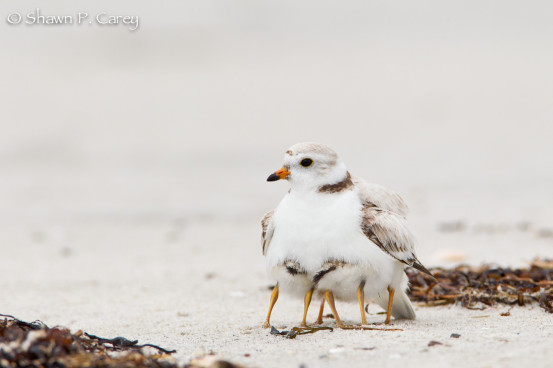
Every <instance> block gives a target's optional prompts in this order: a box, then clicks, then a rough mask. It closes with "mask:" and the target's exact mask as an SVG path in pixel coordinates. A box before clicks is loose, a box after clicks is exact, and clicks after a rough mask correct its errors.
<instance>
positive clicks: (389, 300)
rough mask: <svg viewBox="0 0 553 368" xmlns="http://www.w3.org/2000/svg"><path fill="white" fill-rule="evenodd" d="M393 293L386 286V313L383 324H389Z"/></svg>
mask: <svg viewBox="0 0 553 368" xmlns="http://www.w3.org/2000/svg"><path fill="white" fill-rule="evenodd" d="M394 293H395V290H394V289H391V288H390V287H389V286H388V311H387V312H386V321H384V323H385V324H387V325H389V324H390V317H391V316H392V305H393V304H394Z"/></svg>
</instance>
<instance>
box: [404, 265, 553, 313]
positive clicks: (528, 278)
mask: <svg viewBox="0 0 553 368" xmlns="http://www.w3.org/2000/svg"><path fill="white" fill-rule="evenodd" d="M431 271H432V274H434V276H435V278H436V280H437V282H436V280H432V278H431V277H429V276H427V275H424V274H422V273H419V272H417V271H415V270H412V269H409V270H407V275H408V276H409V281H410V284H411V290H410V298H411V300H413V301H416V302H421V303H425V304H426V305H429V306H437V305H446V304H460V305H461V306H463V307H465V308H468V309H478V310H482V309H484V308H486V307H489V306H493V305H496V304H505V305H512V306H515V305H519V306H523V305H526V304H532V303H537V304H538V305H539V306H540V307H541V308H543V309H544V310H545V311H546V312H548V313H553V261H552V260H534V261H533V262H532V263H531V264H530V267H529V268H517V269H512V268H504V267H496V266H492V265H484V266H480V267H471V266H467V265H461V266H458V267H455V268H453V269H444V268H433V269H431ZM506 315H508V314H506Z"/></svg>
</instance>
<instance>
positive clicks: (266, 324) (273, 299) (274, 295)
mask: <svg viewBox="0 0 553 368" xmlns="http://www.w3.org/2000/svg"><path fill="white" fill-rule="evenodd" d="M277 300H278V284H276V286H275V288H274V289H273V293H272V294H271V304H270V305H269V313H267V319H266V320H265V322H264V323H263V328H269V327H271V323H270V322H269V321H270V319H271V312H272V311H273V307H274V306H275V303H276V302H277Z"/></svg>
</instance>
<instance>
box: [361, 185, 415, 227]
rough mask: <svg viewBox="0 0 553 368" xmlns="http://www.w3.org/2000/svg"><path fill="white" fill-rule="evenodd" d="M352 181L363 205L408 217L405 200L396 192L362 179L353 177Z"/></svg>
mask: <svg viewBox="0 0 553 368" xmlns="http://www.w3.org/2000/svg"><path fill="white" fill-rule="evenodd" d="M352 181H353V184H354V185H355V186H356V187H357V188H358V190H359V198H360V199H361V202H363V204H371V203H372V204H373V205H375V206H376V207H378V208H382V209H385V210H388V211H392V212H395V213H397V214H398V215H401V216H402V217H404V218H405V217H406V216H407V212H408V210H409V209H408V207H407V205H406V204H405V202H404V201H403V198H401V197H400V196H399V194H397V193H396V192H394V191H392V190H390V189H388V188H385V187H383V186H382V185H378V184H374V183H370V182H368V181H366V180H363V179H361V178H357V177H352Z"/></svg>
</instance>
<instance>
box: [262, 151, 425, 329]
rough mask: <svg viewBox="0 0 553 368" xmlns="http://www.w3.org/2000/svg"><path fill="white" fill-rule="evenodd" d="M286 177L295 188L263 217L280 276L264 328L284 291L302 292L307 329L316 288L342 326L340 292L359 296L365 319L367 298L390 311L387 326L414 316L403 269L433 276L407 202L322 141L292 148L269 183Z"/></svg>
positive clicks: (274, 274) (271, 266) (273, 270)
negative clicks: (420, 254) (420, 255)
mask: <svg viewBox="0 0 553 368" xmlns="http://www.w3.org/2000/svg"><path fill="white" fill-rule="evenodd" d="M280 179H286V180H288V181H289V183H290V190H289V192H288V194H287V195H286V196H285V197H284V198H283V200H282V201H281V202H280V204H279V205H278V207H277V208H276V209H275V210H274V211H271V212H268V213H267V214H266V215H265V216H264V217H263V219H262V229H263V232H262V248H263V254H264V255H265V257H266V264H267V272H268V274H269V276H270V277H271V278H273V279H276V280H277V285H276V287H275V289H274V290H273V293H272V295H271V303H270V306H269V312H268V314H267V319H266V321H265V323H264V327H269V325H270V316H271V311H272V308H273V306H274V304H275V303H276V301H277V299H278V294H279V289H281V288H282V289H283V290H285V291H288V292H290V293H292V294H296V295H298V296H304V298H305V299H304V300H305V306H304V316H303V320H302V325H303V326H305V319H306V314H307V309H308V307H309V303H310V302H311V297H312V294H313V293H314V292H315V293H316V294H317V295H320V296H324V298H325V299H326V301H327V302H328V304H329V306H330V308H331V309H332V312H333V314H334V317H335V319H336V323H337V325H338V326H339V327H346V326H345V325H344V324H343V323H342V321H341V320H340V318H339V316H338V313H337V311H336V308H335V305H334V298H335V297H336V298H337V299H340V300H347V301H353V300H357V301H358V302H359V306H360V311H361V319H362V324H366V317H365V311H364V308H363V307H364V301H365V298H366V297H367V298H370V299H373V300H375V301H376V302H377V303H378V304H379V305H381V306H383V307H384V308H385V309H387V316H386V323H389V321H390V316H391V315H393V316H394V317H395V318H408V319H414V318H415V313H414V311H413V308H412V305H411V302H410V301H409V298H408V297H407V295H406V294H405V290H406V288H407V278H406V275H405V273H404V268H405V267H407V266H412V267H414V268H417V269H418V270H420V271H422V272H425V273H428V274H429V275H431V274H430V272H429V271H428V270H427V269H426V268H425V267H424V266H423V265H422V264H421V263H420V262H419V261H418V259H417V257H416V256H415V253H414V241H413V236H412V235H411V233H410V232H409V230H408V228H407V226H406V222H405V220H404V216H405V214H406V212H407V206H406V205H405V204H404V202H403V200H402V199H401V198H400V197H399V196H398V195H397V194H395V193H393V192H391V191H389V190H387V189H385V188H383V187H381V186H378V185H376V184H371V183H368V182H366V181H364V180H362V179H358V178H353V177H352V176H351V175H350V173H349V172H348V171H347V169H346V166H345V164H344V163H343V161H342V160H341V159H340V158H339V157H338V155H337V154H336V153H335V152H334V151H333V150H332V149H330V148H329V147H327V146H324V145H322V144H318V143H299V144H296V145H294V146H292V147H291V148H290V149H289V150H288V151H286V154H285V158H284V166H283V167H282V168H281V169H280V170H278V171H276V172H275V173H273V174H271V175H270V176H269V178H268V179H267V181H276V180H280ZM394 295H395V298H394ZM323 303H324V299H323ZM322 307H323V304H322V305H321V312H322ZM320 318H321V313H319V319H320ZM318 322H320V321H318Z"/></svg>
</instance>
